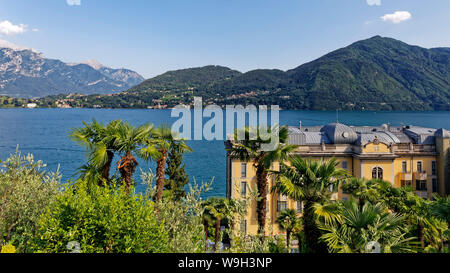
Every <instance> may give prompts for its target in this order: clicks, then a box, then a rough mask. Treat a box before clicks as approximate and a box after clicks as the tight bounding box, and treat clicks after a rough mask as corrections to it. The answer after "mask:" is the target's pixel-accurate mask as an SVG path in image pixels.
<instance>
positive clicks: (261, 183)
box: [256, 165, 268, 236]
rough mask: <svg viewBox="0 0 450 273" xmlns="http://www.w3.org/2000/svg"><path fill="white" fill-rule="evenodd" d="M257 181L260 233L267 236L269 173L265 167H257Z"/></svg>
mask: <svg viewBox="0 0 450 273" xmlns="http://www.w3.org/2000/svg"><path fill="white" fill-rule="evenodd" d="M256 179H257V184H258V193H259V197H260V198H259V200H258V203H257V214H258V233H259V234H260V235H264V236H265V235H266V209H267V193H268V192H267V172H266V170H265V169H264V167H263V166H261V165H257V166H256Z"/></svg>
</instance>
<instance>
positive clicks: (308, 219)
mask: <svg viewBox="0 0 450 273" xmlns="http://www.w3.org/2000/svg"><path fill="white" fill-rule="evenodd" d="M313 205H314V202H311V201H305V206H304V210H303V230H304V232H305V238H306V247H307V249H308V252H309V253H327V252H328V251H327V246H326V245H325V244H324V243H321V242H320V241H319V238H320V236H321V232H320V230H319V228H318V227H317V224H316V219H315V215H314V208H313Z"/></svg>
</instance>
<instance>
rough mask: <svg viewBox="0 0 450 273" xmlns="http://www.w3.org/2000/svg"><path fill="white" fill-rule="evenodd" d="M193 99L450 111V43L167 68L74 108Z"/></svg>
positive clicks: (389, 42) (374, 42)
mask: <svg viewBox="0 0 450 273" xmlns="http://www.w3.org/2000/svg"><path fill="white" fill-rule="evenodd" d="M194 96H199V97H202V98H203V101H204V102H205V103H207V104H210V103H215V104H218V105H221V106H224V105H228V104H242V105H246V104H254V105H279V106H280V107H281V108H283V109H305V110H336V109H342V110H450V48H433V49H425V48H421V47H418V46H412V45H408V44H406V43H404V42H401V41H398V40H395V39H392V38H383V37H380V36H375V37H372V38H370V39H367V40H362V41H358V42H356V43H353V44H351V45H349V46H347V47H344V48H341V49H338V50H336V51H333V52H331V53H329V54H327V55H325V56H323V57H321V58H319V59H317V60H314V61H312V62H309V63H306V64H303V65H300V66H299V67H297V68H294V69H292V70H288V71H281V70H276V69H274V70H270V69H258V70H253V71H249V72H247V73H241V72H239V71H235V70H232V69H230V68H227V67H222V66H206V67H200V68H189V69H183V70H177V71H170V72H167V73H164V74H162V75H160V76H157V77H155V78H152V79H149V80H146V81H144V82H142V83H141V84H139V85H137V86H135V87H133V88H131V89H129V90H127V91H125V92H123V93H119V94H115V95H114V96H101V97H98V96H88V97H82V98H80V99H79V100H77V101H75V102H74V106H78V107H92V106H93V105H95V106H101V107H111V108H124V107H125V108H147V107H149V106H150V107H152V106H162V107H173V106H175V105H178V104H180V103H183V104H190V103H192V101H193V97H194ZM58 99H61V97H58ZM51 101H52V100H51V99H48V100H46V103H45V105H50V104H51V103H52V102H51Z"/></svg>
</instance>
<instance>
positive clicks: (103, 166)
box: [69, 119, 121, 185]
mask: <svg viewBox="0 0 450 273" xmlns="http://www.w3.org/2000/svg"><path fill="white" fill-rule="evenodd" d="M120 123H121V121H120V120H115V121H112V122H110V123H109V124H108V125H107V126H104V125H103V124H102V123H98V122H97V121H96V120H95V119H94V120H93V121H92V123H91V124H87V123H85V122H83V124H84V127H82V128H74V129H72V130H71V132H70V134H69V135H70V138H71V139H72V140H73V141H75V142H76V143H78V144H79V145H81V146H85V147H86V150H87V152H88V153H89V156H88V157H89V163H88V166H84V167H83V168H82V172H83V169H87V170H89V171H86V172H83V174H84V176H87V175H90V174H92V173H96V172H94V170H98V172H99V173H101V179H98V180H97V182H98V184H99V185H103V184H104V183H105V182H106V183H108V182H109V172H110V169H111V164H112V161H113V159H114V152H115V151H116V147H115V146H114V144H115V131H116V128H117V126H118V125H119V124H120Z"/></svg>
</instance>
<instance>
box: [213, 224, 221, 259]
mask: <svg viewBox="0 0 450 273" xmlns="http://www.w3.org/2000/svg"><path fill="white" fill-rule="evenodd" d="M219 239H220V218H217V221H216V239H215V241H214V252H216V251H217V244H219Z"/></svg>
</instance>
